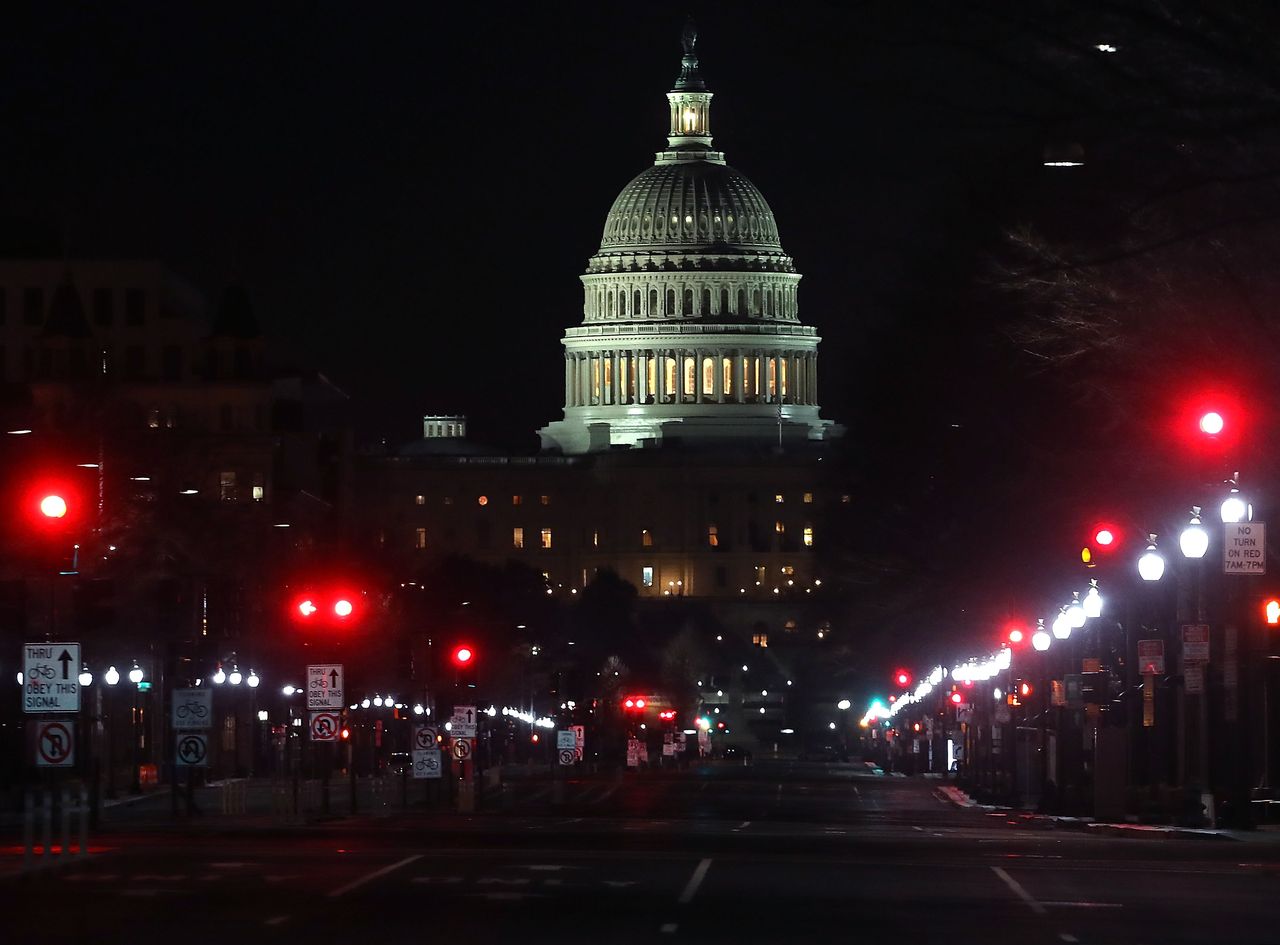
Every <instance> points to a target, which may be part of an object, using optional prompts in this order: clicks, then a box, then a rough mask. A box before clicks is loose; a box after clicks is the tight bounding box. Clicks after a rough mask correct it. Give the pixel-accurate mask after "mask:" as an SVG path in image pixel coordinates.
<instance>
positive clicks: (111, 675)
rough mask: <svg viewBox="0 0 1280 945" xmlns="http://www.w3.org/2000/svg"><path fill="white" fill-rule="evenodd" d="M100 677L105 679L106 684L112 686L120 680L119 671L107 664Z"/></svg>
mask: <svg viewBox="0 0 1280 945" xmlns="http://www.w3.org/2000/svg"><path fill="white" fill-rule="evenodd" d="M102 678H103V679H105V680H106V681H107V685H108V686H114V685H115V684H116V683H118V682H119V681H120V671H119V670H118V669H116V668H115V667H114V666H108V667H107V671H106V673H105V674H104V675H103V677H102Z"/></svg>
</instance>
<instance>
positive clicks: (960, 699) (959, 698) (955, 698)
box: [951, 692, 964, 705]
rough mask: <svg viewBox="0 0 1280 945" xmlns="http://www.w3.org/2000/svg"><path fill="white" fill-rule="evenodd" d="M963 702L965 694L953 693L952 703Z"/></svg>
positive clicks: (958, 703)
mask: <svg viewBox="0 0 1280 945" xmlns="http://www.w3.org/2000/svg"><path fill="white" fill-rule="evenodd" d="M962 702H964V696H962V695H960V693H958V692H953V693H951V704H952V705H960V704H961V703H962Z"/></svg>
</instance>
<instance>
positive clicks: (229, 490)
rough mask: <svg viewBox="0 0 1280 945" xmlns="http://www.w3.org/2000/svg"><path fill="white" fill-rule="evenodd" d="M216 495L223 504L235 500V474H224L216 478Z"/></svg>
mask: <svg viewBox="0 0 1280 945" xmlns="http://www.w3.org/2000/svg"><path fill="white" fill-rule="evenodd" d="M218 495H219V497H220V498H221V499H222V500H223V501H224V502H234V501H235V500H236V474H235V473H234V472H224V473H222V474H221V475H220V476H219V477H218Z"/></svg>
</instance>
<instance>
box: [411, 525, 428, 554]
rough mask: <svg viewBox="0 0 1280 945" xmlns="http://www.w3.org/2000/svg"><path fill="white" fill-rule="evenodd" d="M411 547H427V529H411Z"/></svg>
mask: <svg viewBox="0 0 1280 945" xmlns="http://www.w3.org/2000/svg"><path fill="white" fill-rule="evenodd" d="M413 547H415V548H417V549H419V550H421V549H423V548H425V547H427V530H426V529H425V528H415V529H414V530H413Z"/></svg>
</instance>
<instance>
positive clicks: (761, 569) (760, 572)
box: [756, 564, 766, 583]
mask: <svg viewBox="0 0 1280 945" xmlns="http://www.w3.org/2000/svg"><path fill="white" fill-rule="evenodd" d="M765 573H766V569H765V566H764V565H763V564H757V565H756V581H757V583H758V582H760V581H763V580H764V576H765Z"/></svg>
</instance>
